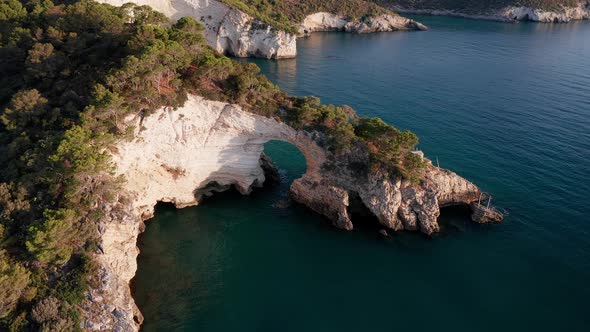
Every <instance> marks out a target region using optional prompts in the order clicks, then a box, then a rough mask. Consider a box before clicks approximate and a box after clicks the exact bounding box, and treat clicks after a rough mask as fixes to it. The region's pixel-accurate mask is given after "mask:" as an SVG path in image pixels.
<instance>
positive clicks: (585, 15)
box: [391, 1, 590, 23]
mask: <svg viewBox="0 0 590 332" xmlns="http://www.w3.org/2000/svg"><path fill="white" fill-rule="evenodd" d="M391 9H392V10H395V11H396V12H399V13H406V14H420V15H435V16H453V17H463V18H470V19H479V20H492V21H503V22H517V21H533V22H541V23H567V22H570V21H574V20H588V19H590V2H589V1H579V2H578V4H577V5H576V6H573V7H570V6H565V5H561V6H559V8H556V9H551V10H548V9H541V8H531V7H525V6H508V7H504V8H501V9H499V10H489V11H487V12H481V13H466V12H461V11H455V10H448V9H422V8H405V7H399V6H392V7H391Z"/></svg>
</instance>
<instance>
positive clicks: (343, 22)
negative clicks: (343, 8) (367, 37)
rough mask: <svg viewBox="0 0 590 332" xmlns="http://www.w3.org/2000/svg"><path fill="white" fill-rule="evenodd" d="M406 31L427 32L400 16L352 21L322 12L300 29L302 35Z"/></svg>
mask: <svg viewBox="0 0 590 332" xmlns="http://www.w3.org/2000/svg"><path fill="white" fill-rule="evenodd" d="M405 30H427V27H426V26H425V25H424V24H422V23H420V22H416V21H414V20H411V19H409V18H406V17H402V16H399V15H389V14H383V15H379V16H375V17H365V18H362V19H351V18H347V17H346V16H342V15H335V14H331V13H327V12H320V13H315V14H311V15H308V16H307V17H306V18H305V19H304V20H303V22H302V23H301V26H300V27H299V34H300V35H307V34H310V33H312V32H318V31H345V32H351V33H372V32H388V31H405Z"/></svg>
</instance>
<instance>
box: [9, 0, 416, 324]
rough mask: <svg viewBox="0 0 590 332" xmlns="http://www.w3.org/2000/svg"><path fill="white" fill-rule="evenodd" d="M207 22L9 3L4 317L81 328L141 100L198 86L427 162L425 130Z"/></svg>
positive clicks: (343, 144)
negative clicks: (422, 151)
mask: <svg viewBox="0 0 590 332" xmlns="http://www.w3.org/2000/svg"><path fill="white" fill-rule="evenodd" d="M202 30H203V27H202V26H201V25H200V24H198V23H197V22H196V21H194V20H193V19H191V18H184V19H181V20H179V21H178V22H177V23H175V24H173V25H169V23H168V21H167V20H166V19H165V18H164V16H163V15H161V14H159V13H156V12H154V11H153V10H151V9H149V8H148V7H137V6H134V5H125V6H123V7H120V8H117V7H112V6H109V5H104V4H98V3H95V2H93V1H87V0H83V1H79V2H76V3H74V4H67V5H56V4H54V3H52V2H50V1H48V0H45V1H39V0H23V1H17V0H4V1H3V2H2V3H1V4H0V330H11V331H21V330H45V331H55V330H68V331H69V330H76V329H78V327H79V319H80V315H79V310H78V309H79V305H80V303H81V301H82V300H83V299H84V291H85V290H86V289H87V287H88V285H89V283H90V282H92V278H89V277H90V276H92V275H93V274H95V273H94V272H93V271H94V270H93V269H94V268H95V267H94V264H93V261H92V259H91V254H92V253H94V252H96V251H97V250H99V249H98V243H97V236H98V229H97V224H98V223H99V222H100V221H101V220H104V218H107V217H108V216H109V214H111V213H113V211H117V210H118V209H124V207H125V200H124V199H125V198H124V197H121V196H120V190H119V189H120V184H121V181H123V179H118V178H116V177H115V176H114V175H113V170H112V165H111V163H110V160H109V154H108V153H107V152H106V151H105V148H106V149H108V148H109V147H110V146H112V145H113V143H114V142H115V141H116V140H117V139H123V138H125V137H126V135H128V134H129V130H128V129H129V128H127V127H126V124H125V123H124V121H123V119H124V118H125V117H126V116H128V115H130V114H133V115H136V116H138V117H141V116H145V115H147V114H149V112H150V111H152V110H155V109H158V108H160V107H163V106H168V107H177V106H180V105H182V104H183V103H184V101H185V100H186V96H187V93H197V94H201V95H203V96H206V97H209V98H212V99H217V100H224V101H228V102H232V103H237V104H240V105H242V106H243V107H244V108H245V109H247V110H249V111H251V112H255V113H258V114H261V115H264V116H268V117H276V118H279V119H280V120H282V121H285V122H287V123H289V124H290V125H292V126H293V127H296V128H299V129H305V130H309V131H317V132H320V133H321V134H322V135H323V137H325V141H324V142H322V143H323V144H324V145H325V147H326V148H327V149H328V150H329V151H331V153H332V155H333V156H335V157H337V156H339V155H344V154H346V153H351V151H358V150H364V151H369V152H370V155H371V158H372V161H373V162H374V163H375V164H379V165H383V166H385V167H388V168H390V169H391V171H392V172H393V173H394V174H398V175H401V176H405V177H409V178H416V177H417V175H419V172H420V170H421V167H422V164H420V163H418V164H416V163H415V160H414V159H413V155H412V154H411V153H410V150H411V149H412V147H413V146H414V145H415V144H416V143H417V138H416V137H415V135H413V134H411V133H409V132H400V131H398V130H397V129H395V128H393V127H391V126H389V125H387V124H385V123H384V122H382V121H380V120H376V119H364V118H360V119H359V118H358V117H357V116H356V115H355V114H354V112H353V111H352V110H351V109H350V108H347V107H335V106H331V105H322V104H321V103H320V101H319V99H317V98H313V97H309V98H297V97H290V96H288V95H286V94H285V93H283V92H281V91H280V90H279V89H278V88H277V87H276V86H274V85H273V84H272V83H270V82H269V81H268V80H267V79H266V78H265V77H264V76H262V75H260V74H259V69H258V68H257V67H256V66H255V65H252V64H247V65H243V64H239V63H237V62H235V61H233V60H231V59H229V58H227V57H224V56H222V55H220V54H217V53H215V52H214V51H213V50H212V49H211V48H210V47H208V46H207V45H206V44H205V39H204V37H203V36H202ZM410 166H411V167H410Z"/></svg>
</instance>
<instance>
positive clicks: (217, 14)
mask: <svg viewBox="0 0 590 332" xmlns="http://www.w3.org/2000/svg"><path fill="white" fill-rule="evenodd" d="M96 1H98V2H102V3H108V4H111V5H114V6H121V5H123V4H125V3H135V4H137V5H147V6H150V7H152V8H153V9H155V10H157V11H159V12H161V13H163V14H164V15H166V16H168V17H169V18H171V19H173V20H178V19H180V18H182V17H184V16H190V17H192V18H194V19H196V20H197V21H199V22H201V23H202V24H203V25H204V26H205V37H206V38H207V41H208V43H209V45H210V46H211V47H213V48H214V49H215V50H217V51H218V52H220V53H224V54H229V55H233V56H236V57H259V58H267V59H281V58H293V57H295V56H296V55H297V46H296V37H295V35H293V34H290V33H287V32H285V31H280V30H277V29H273V28H272V27H271V26H269V25H268V24H266V23H264V22H262V21H260V20H258V19H255V18H254V17H252V16H250V15H248V14H246V13H244V12H242V11H240V10H237V9H235V8H231V7H229V6H227V5H226V4H224V3H221V2H219V1H216V0H96Z"/></svg>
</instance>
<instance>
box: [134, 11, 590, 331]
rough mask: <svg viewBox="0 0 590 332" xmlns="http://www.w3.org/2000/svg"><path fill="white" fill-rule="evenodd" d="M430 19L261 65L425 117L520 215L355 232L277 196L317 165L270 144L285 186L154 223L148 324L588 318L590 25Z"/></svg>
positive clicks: (382, 108)
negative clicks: (387, 232) (423, 228)
mask: <svg viewBox="0 0 590 332" xmlns="http://www.w3.org/2000/svg"><path fill="white" fill-rule="evenodd" d="M417 20H419V21H422V22H424V23H425V24H427V25H428V26H429V27H430V31H428V32H416V33H383V34H374V35H348V34H339V33H324V34H315V35H313V36H312V37H310V38H307V39H301V40H299V45H298V48H299V57H298V58H297V59H294V60H282V61H278V62H277V61H263V60H256V61H254V62H255V63H257V64H258V65H259V66H260V67H261V68H262V69H263V71H264V72H265V73H266V74H267V75H268V76H269V77H270V79H271V80H273V81H274V82H275V83H277V84H278V85H279V86H281V88H283V89H284V90H286V91H287V92H289V93H293V94H297V95H308V94H314V95H317V96H319V97H321V98H322V100H324V101H325V102H332V103H347V104H349V105H351V106H353V107H355V108H356V109H357V110H358V111H359V113H361V114H363V115H375V116H381V117H383V118H384V119H386V120H387V121H389V122H391V123H393V124H395V125H397V126H399V127H401V128H407V129H411V130H413V131H414V132H416V133H417V134H418V135H419V136H420V138H421V142H422V143H421V148H422V149H423V150H424V151H425V152H426V154H427V155H429V156H431V157H432V158H436V157H438V158H439V160H440V163H441V166H443V167H447V168H450V169H452V170H454V171H457V172H458V173H459V174H461V175H463V176H465V177H467V178H469V179H471V180H473V181H475V182H476V183H477V184H478V185H480V186H481V187H482V188H483V189H484V190H487V191H490V192H492V193H493V194H494V201H495V202H496V203H497V204H499V205H500V206H503V207H505V208H508V209H509V210H510V213H511V214H510V216H509V217H508V219H507V222H506V223H505V224H502V225H498V226H489V227H481V226H478V225H474V224H472V223H469V222H467V221H466V219H465V218H464V215H463V214H462V213H460V211H456V210H450V211H445V212H444V213H443V215H442V216H441V218H443V219H444V220H443V224H444V225H445V226H446V227H445V232H443V234H441V235H440V236H437V237H435V238H434V239H432V240H427V239H425V238H424V237H422V236H420V235H417V234H407V233H403V234H398V235H395V236H393V237H391V238H389V239H382V238H380V237H379V235H378V234H376V232H375V231H374V230H372V229H371V227H367V228H366V229H365V228H362V229H360V230H359V231H356V232H351V233H347V232H343V231H338V230H335V229H333V228H332V227H330V226H329V225H328V224H327V223H326V222H324V220H323V219H321V218H320V217H318V216H316V215H314V214H313V213H311V212H309V211H307V210H305V209H303V208H300V207H297V206H292V207H289V208H278V207H275V203H276V202H280V201H281V200H282V199H283V198H284V195H285V194H286V190H287V187H288V184H289V183H290V180H292V179H293V178H295V177H297V176H298V175H299V174H301V173H302V172H303V171H304V170H305V163H304V160H303V159H302V157H300V155H299V154H298V153H297V151H296V150H295V148H294V147H292V146H290V145H281V146H270V147H269V149H267V150H268V151H269V154H270V155H271V156H272V157H273V158H274V159H275V161H277V163H278V165H279V166H280V167H281V168H282V169H285V170H286V171H287V173H286V174H287V177H288V180H287V181H285V182H283V184H281V185H280V186H278V187H272V188H268V189H264V190H261V191H258V192H255V193H254V194H253V195H252V196H250V197H242V196H240V195H238V194H237V193H231V192H230V193H225V194H221V195H218V196H215V197H214V198H213V199H210V200H208V201H207V202H205V204H203V205H202V206H199V207H195V208H187V209H183V210H178V211H176V210H173V209H170V208H166V207H163V208H161V209H159V210H158V213H157V215H156V217H155V218H154V219H153V220H151V221H148V222H147V229H146V232H145V233H144V234H143V235H142V236H141V237H140V242H139V246H140V249H141V250H142V253H141V255H140V257H139V270H138V273H137V278H136V280H135V290H136V291H135V297H136V299H137V304H138V305H139V308H140V309H141V310H142V312H143V313H144V315H145V325H144V328H143V329H144V330H145V331H156V330H158V331H159V330H184V331H193V330H198V331H359V330H366V331H394V330H403V329H413V330H418V331H420V330H427V329H429V330H434V329H436V330H440V329H443V330H453V331H474V330H477V331H497V330H508V331H512V330H515V331H516V330H537V331H555V330H568V331H586V330H587V328H588V324H589V323H588V318H587V299H588V298H589V297H590V286H589V284H588V282H587V280H589V278H590V240H589V239H590V238H589V235H590V224H589V223H590V220H589V219H588V217H587V212H586V209H587V208H588V203H587V200H586V198H587V193H588V192H590V180H588V178H587V175H588V174H590V159H588V157H589V156H590V65H589V64H588V59H590V38H589V37H588V36H590V23H589V22H578V23H572V24H559V25H550V24H533V23H521V24H502V23H496V22H481V21H472V20H463V19H454V18H444V17H418V18H417ZM289 149H291V150H289ZM293 156H295V157H293ZM298 156H299V157H298ZM298 158H299V159H298Z"/></svg>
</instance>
